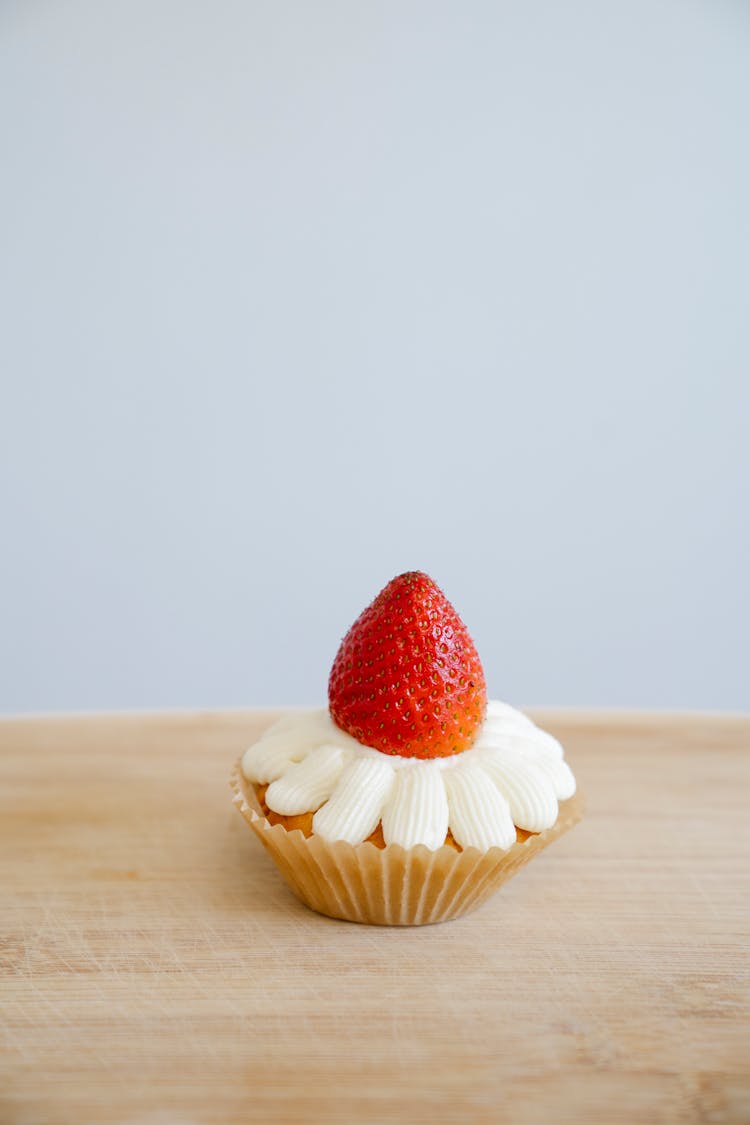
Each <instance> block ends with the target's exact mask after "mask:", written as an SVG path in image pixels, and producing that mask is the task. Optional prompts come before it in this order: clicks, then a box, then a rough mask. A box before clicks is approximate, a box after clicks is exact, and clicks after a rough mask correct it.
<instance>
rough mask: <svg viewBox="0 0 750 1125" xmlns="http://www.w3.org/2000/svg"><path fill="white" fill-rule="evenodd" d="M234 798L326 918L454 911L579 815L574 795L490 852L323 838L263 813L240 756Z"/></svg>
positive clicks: (420, 916) (453, 914)
mask: <svg viewBox="0 0 750 1125" xmlns="http://www.w3.org/2000/svg"><path fill="white" fill-rule="evenodd" d="M231 786H232V791H233V793H234V803H235V804H236V806H237V808H238V809H239V811H240V813H241V815H242V816H243V818H244V819H245V820H246V821H247V823H248V824H249V825H250V827H251V828H252V830H253V831H254V832H255V834H256V836H257V837H258V839H259V840H260V842H261V843H262V844H263V847H264V848H265V849H266V851H267V852H268V853H269V854H270V855H271V856H272V858H273V860H274V861H275V863H276V865H277V867H278V868H279V871H280V872H281V875H282V876H283V878H284V879H285V881H286V883H287V884H288V886H289V887H290V888H291V890H292V891H293V892H294V894H295V895H296V896H297V898H299V899H300V900H301V901H302V902H304V904H305V905H306V906H309V907H310V909H311V910H315V911H317V912H318V913H319V914H326V915H328V916H329V917H330V918H341V919H343V920H345V921H347V922H361V923H365V924H368V925H376V926H423V925H431V924H434V923H436V922H447V921H449V920H450V919H452V918H459V917H460V916H461V915H463V914H468V913H469V912H470V911H471V910H475V909H476V908H477V907H478V906H481V905H482V903H483V902H486V901H487V899H488V898H489V897H490V896H491V895H492V894H494V893H495V891H496V890H497V889H498V888H499V887H501V886H502V885H503V883H506V882H507V881H508V879H511V878H512V877H513V875H515V874H516V872H517V871H519V870H520V869H521V868H522V867H523V866H524V865H525V864H527V863H528V862H529V860H531V859H533V858H534V856H535V855H537V854H538V853H539V852H541V851H543V850H544V848H546V847H548V846H549V845H550V844H551V843H553V842H554V841H555V840H557V839H558V838H559V837H560V836H562V835H563V833H564V832H567V831H568V829H569V828H572V827H573V825H574V824H576V823H577V822H578V821H579V820H580V819H581V816H582V813H583V804H582V801H581V798H580V796H579V795H578V794H576V795H575V796H574V797H571V798H570V800H568V801H562V802H561V803H560V809H559V813H558V817H557V820H556V821H555V823H554V824H553V825H552V827H551V828H547V829H545V830H544V832H539V833H532V834H530V835H526V834H524V835H525V837H526V838H525V839H523V840H520V841H517V842H516V843H515V844H513V845H512V847H510V848H509V849H508V850H507V851H501V849H500V848H491V849H490V851H488V852H484V853H483V852H480V851H477V849H476V848H466V849H464V850H462V851H457V850H456V848H455V846H453V847H452V846H449V845H447V844H445V845H443V847H441V848H438V849H437V850H436V851H430V850H429V849H428V848H426V847H424V846H423V845H421V844H420V845H418V846H417V847H415V848H409V849H405V848H402V847H400V846H399V845H398V844H388V845H387V846H386V847H377V846H376V845H375V844H374V843H371V842H369V841H365V842H364V843H362V844H356V845H352V844H348V843H345V842H344V841H338V842H336V843H333V844H332V843H328V842H327V841H326V840H323V839H321V837H320V836H315V835H314V834H313V835H311V836H305V835H304V834H303V832H302V831H300V829H299V828H295V829H294V830H293V831H291V832H290V831H288V830H287V829H286V828H285V827H284V826H283V825H282V824H271V823H270V822H269V820H268V819H267V818H266V817H265V816H264V815H263V810H262V807H261V805H260V803H259V801H258V798H257V795H256V792H255V788H254V786H253V785H252V784H251V783H250V782H249V781H247V780H246V778H245V777H244V776H243V774H242V769H241V766H240V763H239V762H238V763H237V765H236V766H235V768H234V771H233V773H232V778H231Z"/></svg>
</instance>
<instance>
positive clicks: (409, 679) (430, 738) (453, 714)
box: [328, 570, 487, 758]
mask: <svg viewBox="0 0 750 1125" xmlns="http://www.w3.org/2000/svg"><path fill="white" fill-rule="evenodd" d="M328 704H329V707H330V711H331V715H332V717H333V719H334V722H336V723H337V724H338V726H340V727H341V729H342V730H345V731H346V732H347V733H348V734H351V735H353V737H354V738H356V739H358V741H359V742H363V743H364V744H365V745H366V746H374V747H375V748H376V749H377V750H382V751H383V753H385V754H401V755H403V756H404V757H409V758H445V757H447V756H448V755H450V754H458V753H459V752H460V751H461V750H466V749H467V748H468V747H469V746H471V744H472V742H473V741H474V736H475V734H476V732H477V728H478V727H479V725H480V724H481V723H482V721H483V719H484V714H485V710H486V707H487V690H486V687H485V682H484V672H483V671H482V664H481V661H480V659H479V656H478V655H477V650H476V649H475V648H474V642H473V641H472V639H471V637H470V636H469V633H468V630H467V628H466V626H465V625H464V623H463V621H462V620H461V618H460V617H459V616H458V614H457V613H456V611H455V609H454V608H453V606H452V605H451V604H450V602H449V601H448V599H447V598H446V597H445V595H444V594H443V593H442V592H441V591H440V590H439V589H438V587H437V586H436V585H435V583H434V582H433V581H432V579H431V578H428V577H427V575H426V574H422V573H421V572H420V571H418V570H415V571H410V572H409V573H407V574H400V575H399V576H398V578H394V579H393V580H392V581H391V582H389V583H388V585H387V586H386V587H385V589H384V590H381V592H380V593H379V594H378V596H377V597H376V599H375V601H374V602H373V603H372V605H370V606H368V607H367V609H366V610H365V611H364V612H363V613H361V614H360V616H359V617H358V618H357V620H356V621H355V622H354V624H353V625H352V627H351V629H350V630H349V632H348V633H347V634H346V636H345V637H344V639H343V641H342V642H341V646H340V648H339V651H338V652H337V654H336V659H335V660H334V662H333V667H332V668H331V675H330V678H329V680H328Z"/></svg>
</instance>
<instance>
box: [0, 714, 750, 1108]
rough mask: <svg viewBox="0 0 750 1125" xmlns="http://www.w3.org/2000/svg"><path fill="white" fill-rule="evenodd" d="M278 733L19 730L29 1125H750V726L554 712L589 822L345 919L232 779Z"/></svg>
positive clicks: (16, 1097)
mask: <svg viewBox="0 0 750 1125" xmlns="http://www.w3.org/2000/svg"><path fill="white" fill-rule="evenodd" d="M270 717H271V715H270V713H262V712H254V713H246V714H242V713H236V712H235V713H231V714H224V715H211V714H200V715H188V716H177V717H175V716H152V717H142V716H140V717H139V716H130V717H123V716H119V717H117V716H109V717H106V716H104V717H94V718H67V719H41V720H25V721H24V720H5V721H4V722H0V895H1V896H2V901H1V904H0V905H1V909H0V958H1V961H0V965H1V969H0V972H1V976H0V989H1V994H0V1028H1V1029H2V1036H1V1037H0V1123H2V1125H45V1123H48V1122H49V1123H55V1125H58V1123H59V1125H63V1123H64V1125H71V1123H75V1125H93V1123H96V1125H107V1123H110V1122H117V1123H122V1125H126V1123H127V1125H191V1123H195V1125H197V1123H200V1125H203V1123H214V1122H215V1123H217V1125H226V1123H231V1122H247V1121H268V1122H303V1123H309V1122H315V1123H318V1122H320V1123H326V1125H330V1123H338V1122H342V1123H343V1122H346V1123H347V1125H350V1123H353V1122H359V1121H365V1122H378V1123H385V1122H420V1123H421V1122H424V1123H425V1125H427V1123H433V1122H451V1123H462V1122H487V1123H490V1122H492V1123H494V1122H503V1121H507V1122H513V1123H516V1122H537V1121H538V1122H545V1123H546V1122H552V1121H555V1122H584V1123H585V1122H592V1123H594V1122H595V1123H597V1125H599V1123H602V1122H623V1123H625V1122H627V1123H628V1125H632V1123H633V1122H635V1121H639V1122H644V1123H655V1122H656V1123H658V1122H665V1123H666V1122H669V1123H670V1125H672V1123H680V1122H689V1121H700V1122H721V1121H731V1122H747V1121H750V1007H749V1005H748V998H749V989H748V938H749V937H750V932H749V926H748V915H749V913H750V906H749V904H748V898H749V896H748V891H749V890H750V886H749V881H750V862H749V859H750V857H749V855H748V812H747V809H748V792H749V787H748V782H749V781H750V756H749V754H748V746H749V745H750V720H742V719H738V718H730V717H726V718H717V717H714V718H707V717H703V718H699V717H697V716H696V717H689V716H681V717H675V716H672V717H668V716H663V717H654V716H650V717H649V716H645V715H644V716H623V715H614V714H606V713H599V714H595V713H590V714H580V713H578V714H574V713H567V714H566V713H560V712H556V713H552V712H549V713H546V714H545V713H537V717H538V718H540V720H541V721H542V723H543V725H545V726H546V727H547V728H548V729H550V730H552V731H553V732H554V733H555V734H556V735H558V736H559V737H560V738H561V739H562V741H563V742H564V743H565V745H566V748H567V751H568V757H569V760H570V761H571V763H572V766H573V768H574V770H575V772H576V774H577V776H578V778H579V784H580V787H581V789H582V790H583V791H584V792H585V796H586V802H587V814H586V816H585V818H584V820H583V822H582V823H581V824H580V825H578V826H577V827H576V828H574V829H573V830H572V832H570V833H569V834H568V835H567V836H565V837H564V838H563V839H562V840H561V841H559V842H557V843H556V844H555V845H554V846H553V847H551V848H550V849H549V850H548V851H546V852H545V853H544V854H543V855H541V856H540V857H539V858H538V859H537V860H536V861H535V862H534V863H532V864H531V865H530V866H529V867H528V868H527V869H526V870H524V871H523V872H522V873H521V874H520V875H519V876H518V878H517V879H515V880H513V882H511V883H509V884H508V885H507V886H506V887H505V888H503V889H502V890H501V891H500V892H499V894H498V895H497V896H496V897H495V898H494V899H492V900H491V901H490V902H489V903H488V904H487V905H486V906H484V907H483V908H482V909H481V910H480V911H479V912H478V913H476V914H473V915H471V916H469V917H466V918H464V919H460V920H459V921H455V922H450V923H447V924H446V925H443V926H436V927H427V928H423V929H408V930H396V929H385V930H383V929H374V928H370V927H363V926H356V925H351V924H347V923H341V922H335V921H332V920H330V919H327V918H323V917H319V916H317V915H314V914H312V913H310V912H309V911H307V910H306V909H305V908H304V907H303V906H301V905H300V904H298V903H297V902H296V900H295V899H293V898H292V897H291V895H290V893H289V892H288V891H287V889H286V888H285V886H284V885H283V883H282V881H281V879H280V878H279V876H278V875H277V873H276V871H275V869H274V868H273V867H272V865H271V863H270V860H269V859H268V858H267V857H266V855H265V854H264V852H263V851H262V849H261V847H260V845H259V843H258V841H257V840H256V839H255V838H254V837H253V835H252V833H251V832H250V831H249V830H248V828H247V826H246V825H245V824H244V822H243V821H242V819H241V818H240V816H239V815H238V814H237V812H236V810H235V809H234V808H233V807H232V805H231V802H230V794H229V788H228V784H227V778H228V775H229V772H230V767H231V765H232V762H233V761H234V759H235V758H236V757H237V755H238V753H239V752H240V750H241V749H242V748H243V747H244V746H245V744H246V743H248V742H250V741H251V740H252V738H253V737H254V736H255V735H256V734H257V732H258V731H259V730H260V729H261V727H262V726H263V725H264V724H265V723H266V722H268V721H269V719H270Z"/></svg>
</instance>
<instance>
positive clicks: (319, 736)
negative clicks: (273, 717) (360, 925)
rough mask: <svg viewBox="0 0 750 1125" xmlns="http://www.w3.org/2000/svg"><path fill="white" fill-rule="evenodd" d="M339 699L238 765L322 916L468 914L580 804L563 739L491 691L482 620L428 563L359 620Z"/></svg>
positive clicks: (335, 684) (292, 872) (281, 862)
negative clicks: (447, 590)
mask: <svg viewBox="0 0 750 1125" xmlns="http://www.w3.org/2000/svg"><path fill="white" fill-rule="evenodd" d="M328 704H329V705H328V708H322V709H315V710H297V711H292V712H289V713H288V714H286V715H284V716H283V717H282V718H281V719H279V721H278V722H276V723H274V724H273V725H272V726H271V727H270V728H269V729H268V730H267V731H265V732H264V734H263V735H262V737H261V738H260V739H259V740H258V741H257V742H256V743H255V744H254V745H252V746H251V747H249V748H248V749H247V750H246V752H245V754H244V755H243V757H242V760H241V763H239V764H238V766H237V768H236V770H235V773H234V776H233V786H234V790H235V802H236V803H237V805H238V807H239V808H240V811H241V812H242V814H243V816H245V818H246V820H247V821H248V822H249V823H250V825H251V827H252V828H253V829H254V831H255V832H256V834H257V835H258V836H259V838H260V840H261V842H262V843H263V844H264V846H265V847H266V848H267V850H268V851H269V852H270V854H271V855H272V856H273V858H274V859H275V860H276V861H277V864H278V866H279V868H280V870H281V872H282V874H283V875H284V877H285V878H286V880H287V882H288V883H289V885H290V886H291V888H292V890H294V891H295V893H296V894H297V895H298V896H299V897H300V898H301V899H302V900H303V901H304V902H306V903H307V905H309V906H311V907H312V908H313V909H315V910H318V911H320V912H321V913H324V914H330V915H332V916H334V917H339V918H347V919H349V920H352V921H363V922H372V923H380V924H406V925H408V924H412V925H413V924H421V923H425V922H436V921H444V920H447V919H448V918H453V917H457V916H458V915H459V914H463V913H465V912H466V911H467V910H469V909H472V908H474V907H476V906H478V905H479V904H480V903H481V902H483V901H484V900H485V899H486V898H487V897H488V896H489V895H490V894H491V893H492V892H493V891H494V890H495V889H496V888H497V887H498V886H500V885H501V884H502V883H503V882H505V881H506V880H507V879H508V878H509V877H510V876H511V875H512V874H514V873H515V871H516V870H518V868H519V867H521V866H522V865H523V864H525V863H526V862H528V860H529V859H531V858H532V857H533V856H534V855H535V854H537V852H539V851H541V850H542V848H544V847H546V846H547V844H549V843H550V842H552V840H554V839H556V838H557V837H558V836H559V835H561V834H562V833H563V832H564V831H565V830H566V829H567V828H569V827H571V826H572V824H574V823H575V822H576V820H577V819H578V818H579V816H580V810H579V803H578V801H577V799H576V798H575V797H574V794H575V790H576V784H575V780H574V778H573V774H572V773H571V770H570V768H569V766H568V765H567V763H566V762H565V760H564V756H563V750H562V747H561V746H560V744H559V743H558V742H557V741H556V739H554V738H553V737H552V736H551V735H549V734H546V733H545V732H544V731H542V730H540V729H539V728H538V727H536V726H535V725H534V723H533V722H532V721H531V720H530V719H529V718H528V717H527V716H525V715H524V714H522V712H520V711H517V710H515V709H514V708H513V707H510V706H509V705H508V704H506V703H500V702H497V701H493V700H490V701H488V700H487V692H486V685H485V677H484V672H483V669H482V665H481V661H480V659H479V656H478V654H477V651H476V648H475V647H474V644H473V641H472V640H471V637H470V635H469V633H468V630H467V629H466V626H465V625H464V624H463V622H462V621H461V619H460V617H459V616H458V614H457V613H456V611H455V609H454V608H453V606H452V605H451V604H450V603H449V602H448V601H447V599H446V598H445V596H444V595H443V594H442V592H441V591H440V590H439V589H438V587H437V586H436V585H435V583H434V582H433V581H432V580H431V579H430V578H428V576H427V575H425V574H423V573H421V572H419V571H412V572H408V573H406V574H402V575H399V576H398V577H397V578H394V579H393V580H392V581H391V582H389V583H388V585H387V586H386V587H385V588H384V589H383V590H382V591H381V592H380V594H378V596H377V598H375V600H374V601H373V603H372V604H371V605H370V606H368V607H367V608H366V609H365V610H364V612H363V613H362V614H361V615H360V616H359V618H358V619H357V621H355V623H354V624H353V625H352V627H351V629H350V630H349V632H348V633H347V635H346V636H345V637H344V639H343V641H342V642H341V645H340V647H339V650H338V653H337V654H336V658H335V660H334V663H333V667H332V669H331V673H330V678H329V684H328Z"/></svg>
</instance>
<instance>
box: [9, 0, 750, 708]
mask: <svg viewBox="0 0 750 1125" xmlns="http://www.w3.org/2000/svg"><path fill="white" fill-rule="evenodd" d="M0 235H1V239H0V315H1V316H2V330H1V331H0V372H1V378H2V411H1V414H0V438H1V440H0V502H1V503H2V523H1V525H0V526H1V527H2V542H1V543H0V578H1V582H0V614H1V618H0V662H1V665H2V666H1V668H0V710H4V711H24V710H53V709H55V710H60V709H84V708H130V707H173V706H187V707H193V706H214V705H249V704H281V703H308V702H314V701H317V700H322V699H323V698H324V697H325V690H326V681H327V675H328V669H329V666H330V663H331V660H332V658H333V655H334V653H335V650H336V647H337V645H338V642H339V639H340V637H341V636H342V634H343V633H344V632H345V630H346V629H347V628H348V626H349V624H350V622H351V621H352V620H353V618H354V617H355V616H356V615H357V613H358V612H359V611H360V609H362V608H363V606H364V605H365V604H366V602H368V601H369V600H370V599H371V598H372V597H373V596H374V595H375V593H376V592H377V591H378V589H379V588H380V587H381V586H382V585H383V584H384V583H385V582H386V581H387V580H388V579H389V578H390V577H391V576H392V575H393V574H395V573H397V572H399V571H401V570H405V569H412V568H419V569H424V570H427V571H428V572H429V573H431V574H432V576H433V577H434V578H435V579H436V581H437V582H438V583H439V584H440V585H441V586H442V587H443V589H444V590H445V592H446V594H447V595H448V596H449V597H450V598H451V599H452V600H453V601H454V603H455V604H456V606H457V608H458V609H459V611H460V612H461V613H462V615H463V616H464V618H465V620H466V622H467V624H468V625H469V627H470V629H471V631H472V632H473V634H474V637H475V640H476V642H477V645H478V647H479V650H480V653H481V654H482V656H483V660H484V664H485V670H486V673H487V678H488V683H489V687H490V690H491V694H492V695H494V696H498V697H501V698H505V699H508V700H510V701H511V702H515V703H519V704H528V703H549V704H570V705H576V704H588V705H625V706H630V705H634V706H657V707H668V708H672V707H696V708H732V709H741V708H748V706H750V688H749V686H748V685H749V684H750V675H749V673H748V664H749V661H748V617H749V615H748V571H749V570H750V549H749V532H748V516H747V508H748V494H749V493H750V488H749V485H750V456H749V454H748V444H749V436H748V435H749V427H750V423H749V418H750V389H749V382H750V6H748V5H747V4H745V3H739V2H729V0H716V2H713V3H709V2H708V0H706V2H705V3H695V2H692V3H691V2H690V0H660V2H658V3H654V2H653V0H628V2H621V3H605V4H602V3H597V2H594V0H591V2H585V0H571V2H570V3H565V4H561V3H558V2H557V0H537V2H534V0H531V2H529V3H503V2H499V0H492V2H489V0H488V2H485V3H477V2H475V0H469V2H461V3H434V2H430V3H427V2H425V3H412V2H409V0H406V2H403V0H398V2H377V3H375V2H355V3H349V2H343V0H342V2H340V3H332V2H329V0H315V2H312V3H311V2H308V0H305V2H301V0H300V2H298V3H289V2H284V0H281V2H273V3H271V2H269V3H240V2H237V3H228V2H226V0H221V2H213V3H211V4H198V3H185V2H177V0H175V2H173V3H169V2H166V0H157V2H154V0H149V2H135V3H133V2H131V3H124V4H118V5H111V4H101V3H95V2H93V0H69V2H67V3H64V4H53V3H48V2H43V0H39V2H34V0H27V2H24V3H21V2H17V3H9V2H8V0H5V3H3V4H2V5H0Z"/></svg>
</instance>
